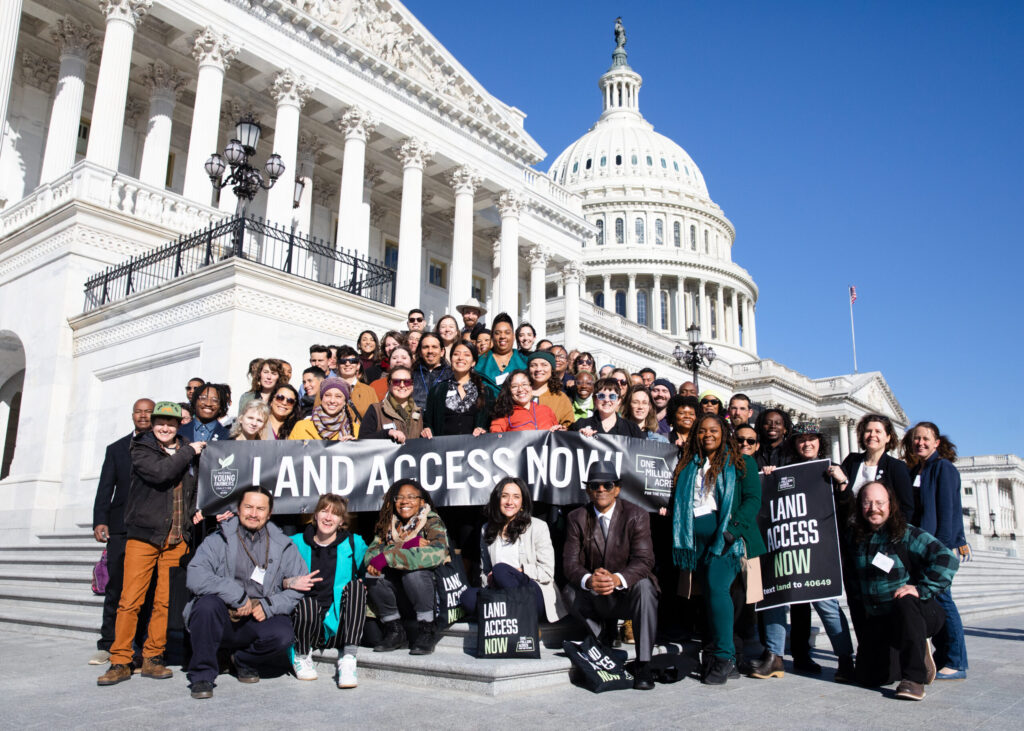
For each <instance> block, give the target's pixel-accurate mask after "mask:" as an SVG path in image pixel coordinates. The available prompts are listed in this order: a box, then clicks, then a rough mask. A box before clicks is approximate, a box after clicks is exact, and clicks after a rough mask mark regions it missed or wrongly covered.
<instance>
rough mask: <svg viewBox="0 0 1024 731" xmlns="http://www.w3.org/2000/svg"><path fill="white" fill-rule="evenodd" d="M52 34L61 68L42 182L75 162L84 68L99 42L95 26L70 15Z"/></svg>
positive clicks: (58, 175) (66, 169)
mask: <svg viewBox="0 0 1024 731" xmlns="http://www.w3.org/2000/svg"><path fill="white" fill-rule="evenodd" d="M50 37H51V39H52V40H53V43H54V45H56V46H57V49H58V52H59V53H60V71H59V72H58V73H59V77H58V81H57V95H56V97H55V98H54V100H53V107H52V108H51V110H50V127H49V129H48V130H47V132H46V148H45V149H44V152H43V167H42V172H41V173H40V175H39V182H40V183H49V182H52V181H53V180H55V179H56V178H59V177H60V176H61V175H63V174H64V173H66V172H67V171H68V170H70V169H71V166H72V165H74V164H75V147H76V145H77V143H78V125H79V123H80V122H81V120H82V99H83V97H84V96H85V70H86V66H87V64H88V62H89V53H90V51H91V50H92V48H93V47H94V45H95V43H96V36H95V34H94V33H93V31H92V28H91V27H89V26H88V25H84V26H83V25H78V24H77V23H75V22H74V21H73V20H72V19H71V18H70V17H67V18H63V19H62V20H58V21H57V23H56V27H55V28H54V31H53V33H52V35H51V36H50ZM93 129H95V127H94V128H93Z"/></svg>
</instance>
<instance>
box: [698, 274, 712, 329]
mask: <svg viewBox="0 0 1024 731" xmlns="http://www.w3.org/2000/svg"><path fill="white" fill-rule="evenodd" d="M706 291H707V290H706V282H705V281H704V280H703V279H698V280H697V311H698V312H699V313H700V337H701V339H702V340H705V341H707V340H711V317H710V314H711V313H709V312H708V297H707V296H706Z"/></svg>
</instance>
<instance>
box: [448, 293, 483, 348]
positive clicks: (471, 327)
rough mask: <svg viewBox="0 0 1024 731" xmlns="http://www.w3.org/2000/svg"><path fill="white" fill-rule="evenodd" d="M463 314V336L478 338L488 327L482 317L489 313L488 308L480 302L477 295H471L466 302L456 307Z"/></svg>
mask: <svg viewBox="0 0 1024 731" xmlns="http://www.w3.org/2000/svg"><path fill="white" fill-rule="evenodd" d="M455 309H456V310H457V311H458V313H459V314H460V315H462V325H463V327H462V337H463V339H465V338H467V337H468V338H470V339H472V340H476V336H477V335H479V334H480V331H481V330H483V329H484V328H485V327H486V323H484V321H483V320H481V319H480V318H481V317H483V316H484V315H486V314H487V308H486V307H484V306H483V305H482V304H480V301H479V300H478V299H477V298H476V297H470V298H469V299H468V300H466V303H465V304H462V305H459V306H458V307H456V308H455Z"/></svg>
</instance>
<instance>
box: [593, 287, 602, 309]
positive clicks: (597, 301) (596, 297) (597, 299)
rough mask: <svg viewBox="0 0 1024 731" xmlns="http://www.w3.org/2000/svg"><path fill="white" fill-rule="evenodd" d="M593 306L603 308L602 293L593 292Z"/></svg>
mask: <svg viewBox="0 0 1024 731" xmlns="http://www.w3.org/2000/svg"><path fill="white" fill-rule="evenodd" d="M594 304H595V305H597V306H598V307H604V292H602V291H600V290H598V291H597V292H594Z"/></svg>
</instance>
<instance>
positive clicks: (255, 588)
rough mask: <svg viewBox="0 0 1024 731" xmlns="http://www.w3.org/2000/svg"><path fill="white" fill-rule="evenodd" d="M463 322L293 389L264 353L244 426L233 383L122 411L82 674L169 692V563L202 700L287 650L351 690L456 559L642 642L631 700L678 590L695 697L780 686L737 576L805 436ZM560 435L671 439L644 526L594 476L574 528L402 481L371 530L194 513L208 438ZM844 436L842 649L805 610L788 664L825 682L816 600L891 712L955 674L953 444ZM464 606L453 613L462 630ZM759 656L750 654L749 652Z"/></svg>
mask: <svg viewBox="0 0 1024 731" xmlns="http://www.w3.org/2000/svg"><path fill="white" fill-rule="evenodd" d="M458 311H459V313H460V314H461V316H462V320H463V322H462V324H461V325H460V324H459V323H458V322H457V321H456V319H455V317H454V316H450V315H446V316H444V317H443V318H441V320H440V321H439V322H438V323H437V325H436V327H435V328H434V329H433V331H430V332H428V331H426V330H425V317H424V314H423V313H422V312H421V311H419V310H413V311H411V312H410V313H409V315H408V320H407V330H404V331H400V330H393V331H389V332H387V333H386V334H385V335H384V336H383V337H382V338H378V336H377V334H376V333H374V332H372V331H369V330H367V331H364V332H363V333H361V334H360V335H359V337H358V338H357V340H356V343H355V347H352V346H347V345H340V346H333V345H332V346H322V345H313V346H311V347H310V348H309V362H310V365H309V367H308V368H306V369H304V370H303V372H302V374H301V391H300V390H299V389H296V388H295V387H293V386H292V385H291V380H292V375H293V374H292V369H291V365H290V364H289V363H287V362H286V361H283V360H280V359H274V358H262V359H256V360H254V361H252V363H251V364H250V368H249V371H248V379H249V382H250V386H251V387H250V390H249V391H247V392H245V393H244V394H243V395H242V396H241V397H240V398H239V403H238V407H237V410H236V411H235V413H234V415H231V413H230V412H231V405H232V398H231V390H230V388H229V387H228V386H226V385H224V384H217V383H210V382H207V381H205V380H204V379H201V378H194V379H192V380H190V381H189V382H188V384H187V386H186V398H187V401H185V402H182V403H176V402H173V401H160V402H154V401H152V400H150V399H140V400H138V401H136V403H135V404H134V406H133V411H132V420H133V426H134V429H133V432H132V433H131V434H129V435H127V436H126V437H124V438H122V439H119V440H118V441H116V442H114V443H113V444H111V445H110V446H109V447H108V448H107V453H106V458H105V460H104V465H103V470H102V474H101V477H100V482H99V486H98V489H97V496H96V504H95V513H94V521H93V522H94V533H95V536H96V539H97V540H98V541H102V542H105V543H106V544H107V551H108V565H109V567H110V577H111V580H110V582H109V584H108V587H107V592H106V599H105V603H104V614H103V625H102V630H101V637H100V640H99V643H98V650H99V652H98V653H97V655H96V656H95V657H94V658H93V660H92V662H94V664H102V663H104V662H106V661H107V660H108V659H109V662H110V667H109V669H108V670H107V671H106V672H105V673H104V674H103V675H102V676H101V677H100V678H99V680H98V684H99V685H113V684H116V683H120V682H123V681H125V680H128V679H129V678H131V676H132V670H133V665H135V666H137V667H138V668H139V669H141V674H142V675H143V677H148V678H168V677H171V676H172V671H171V670H170V669H169V668H168V667H167V664H166V662H165V660H164V653H165V649H166V645H167V621H168V604H169V594H170V569H171V568H173V567H177V566H187V588H188V591H189V593H190V595H191V597H192V599H191V601H190V602H189V603H188V606H187V607H186V608H185V611H184V616H185V623H186V626H187V628H188V631H189V635H190V639H191V647H192V656H191V660H190V661H189V664H188V677H189V681H190V686H191V693H192V696H193V697H195V698H208V697H210V696H212V693H213V687H214V683H215V679H216V677H217V675H218V673H219V672H220V670H221V662H222V660H224V655H225V654H226V655H227V656H228V657H227V659H228V662H229V665H230V666H231V667H232V668H233V669H234V671H235V673H236V675H237V677H238V679H239V680H240V681H242V682H250V683H252V682H258V680H259V669H260V667H261V666H263V665H265V664H266V663H267V662H269V661H271V660H272V659H273V657H274V656H275V655H277V654H278V653H281V652H283V651H288V652H290V654H291V660H292V666H293V670H294V673H295V675H296V677H298V678H299V679H300V680H312V679H315V678H316V677H317V672H316V668H315V664H314V661H313V652H314V650H316V649H318V648H337V650H338V661H337V684H338V686H339V687H342V688H352V687H355V686H356V685H357V662H356V655H357V647H359V646H360V645H361V644H371V645H372V647H373V650H374V651H375V652H388V651H394V650H398V649H403V648H408V649H409V651H410V653H411V654H429V653H430V652H432V651H433V649H434V646H435V644H436V643H437V641H438V639H439V633H440V630H441V626H440V624H439V622H438V617H437V616H436V608H435V604H436V602H435V584H436V581H435V573H436V571H437V569H438V568H439V567H440V566H442V565H444V564H446V563H449V562H450V561H451V560H452V558H453V556H454V555H455V554H456V553H460V554H463V553H464V554H467V555H475V552H474V551H473V550H468V551H467V550H466V549H476V551H478V552H479V553H478V555H479V560H478V561H477V562H476V563H475V564H474V565H475V566H478V567H479V574H478V579H479V581H478V582H473V583H479V585H480V587H492V588H505V589H511V588H515V587H527V588H529V589H532V593H533V595H534V597H535V600H536V609H537V612H538V617H539V618H540V619H541V620H542V621H548V622H558V621H560V620H562V619H563V618H565V617H566V616H567V615H572V616H573V617H575V618H576V619H577V620H579V621H581V622H583V623H585V624H586V626H587V627H588V628H589V629H590V630H591V631H592V632H593V633H594V635H595V636H596V637H597V638H598V639H599V640H602V641H604V642H606V643H615V642H618V641H619V640H620V638H621V637H625V639H626V641H631V642H634V643H635V645H636V663H635V667H634V678H635V681H634V686H635V687H636V688H639V689H650V688H652V687H653V686H654V681H653V674H652V671H651V669H650V662H651V659H652V654H653V651H654V645H655V640H656V638H657V636H658V623H659V613H660V614H661V615H662V621H663V622H664V615H665V609H666V608H667V607H675V606H677V603H676V599H677V597H676V595H677V594H681V595H682V596H683V597H684V598H689V597H690V595H691V593H692V595H693V596H694V599H695V600H694V601H693V602H692V603H691V604H687V606H697V607H699V608H700V611H699V615H700V617H701V619H700V622H699V625H698V626H699V627H700V628H701V639H702V649H703V652H702V670H701V679H702V680H703V682H705V683H707V684H712V685H714V684H724V683H726V682H727V681H728V680H729V679H730V678H736V677H739V674H740V673H741V672H742V673H746V674H748V675H749V676H751V677H754V678H762V679H763V678H778V677H782V676H783V675H784V672H785V670H784V669H785V665H784V663H783V655H784V652H785V640H786V634H787V621H786V620H787V617H786V615H787V611H786V609H787V608H786V607H774V608H772V609H769V610H766V611H764V612H759V613H755V612H754V611H753V604H751V603H748V598H747V591H746V587H745V576H746V573H745V571H744V567H745V565H746V563H747V562H748V561H749V560H751V559H755V558H757V557H759V556H761V555H762V554H764V553H766V550H767V549H766V546H765V543H764V541H763V539H762V535H761V531H760V529H759V527H758V520H757V519H758V514H759V512H760V511H761V481H760V477H759V474H770V473H771V472H772V471H773V470H775V469H778V468H783V467H785V466H787V465H790V464H795V463H800V462H806V461H812V460H819V459H826V452H827V449H826V447H827V445H826V440H825V439H824V437H823V434H822V432H821V431H820V429H818V427H816V426H815V425H814V424H810V423H802V424H795V425H794V424H793V423H792V421H791V419H790V416H789V414H788V413H787V412H785V411H784V410H781V409H777V408H765V409H761V410H760V412H759V413H757V414H756V420H755V421H754V423H751V420H752V419H754V418H755V413H754V405H753V404H752V403H751V400H750V399H749V398H748V397H747V396H746V395H744V394H734V395H732V397H731V398H730V399H729V400H728V402H727V403H726V402H724V401H723V400H722V399H720V398H719V396H718V395H716V394H715V393H714V392H712V391H705V392H703V393H700V394H698V391H697V386H696V385H695V384H694V383H692V382H686V383H683V384H681V385H680V387H679V388H678V389H677V388H676V387H675V385H674V384H673V383H671V382H670V381H669V380H667V379H664V378H658V376H657V374H656V373H655V371H654V370H653V369H651V368H644V369H642V370H640V371H639V372H638V373H629V372H627V371H626V370H623V369H621V368H617V367H615V366H614V365H612V364H606V365H602V366H601V367H600V368H598V367H597V364H596V362H595V359H594V356H593V355H592V354H590V353H588V352H576V351H573V352H567V351H566V349H565V348H564V347H562V346H560V345H558V344H555V343H551V342H550V341H546V340H541V341H537V340H536V333H535V331H534V329H533V328H532V327H531V326H530V325H529V324H528V323H520V324H519V325H518V327H516V325H515V323H514V322H513V321H512V319H511V317H509V316H508V315H507V314H505V313H501V314H498V315H497V316H496V317H494V318H493V320H492V322H491V326H490V328H489V329H488V328H487V327H485V325H484V321H483V315H484V314H486V311H485V309H484V308H483V306H482V305H481V304H480V303H479V302H477V301H475V300H470V301H469V302H468V303H466V304H465V305H462V306H460V307H459V308H458ZM565 429H568V430H572V431H576V432H578V433H580V434H581V435H583V436H584V437H591V436H593V435H595V434H612V435H618V436H623V437H630V438H633V439H647V440H657V441H662V442H665V443H671V444H674V445H676V446H677V447H678V450H679V459H678V462H677V464H676V467H675V472H674V475H673V478H672V484H673V487H674V489H673V492H672V496H671V499H670V501H669V505H668V506H667V507H666V508H664V509H663V510H662V511H661V512H660V514H653V515H652V514H649V513H648V512H647V511H646V510H644V509H643V508H641V507H639V506H637V505H635V504H633V503H631V502H630V501H629V500H627V499H625V498H623V497H621V495H620V492H621V482H620V476H619V475H618V474H617V473H616V470H615V466H614V464H613V463H607V462H598V463H596V464H594V465H592V466H591V468H590V470H589V473H588V474H587V476H586V482H585V485H584V487H585V490H586V492H585V494H586V499H587V502H586V504H583V505H580V506H579V507H577V508H575V509H574V510H571V511H568V512H567V513H562V512H561V511H559V510H550V509H545V508H544V507H543V506H539V505H538V506H534V504H533V500H532V490H531V486H529V485H527V484H526V483H525V482H524V481H523V480H522V479H520V478H519V477H507V478H504V479H502V480H500V481H499V482H498V483H497V485H496V486H495V487H494V489H493V492H492V494H491V496H490V499H489V502H488V504H487V505H486V506H485V507H484V509H483V511H482V514H481V515H479V516H477V515H476V513H477V512H479V511H472V512H473V514H472V515H471V516H469V517H467V514H466V512H465V511H466V509H464V508H463V509H454V508H445V507H435V506H434V504H433V501H432V499H431V495H430V493H429V492H428V491H427V490H425V489H424V488H423V487H422V486H421V485H420V484H419V483H418V482H417V481H416V480H413V479H401V480H398V481H397V482H395V483H394V484H393V485H391V487H390V489H389V490H388V491H387V494H386V495H385V496H384V498H383V501H382V505H381V508H380V512H379V515H378V516H377V517H376V520H375V522H374V523H373V524H372V529H371V528H370V524H369V523H368V522H364V523H363V530H360V529H359V527H358V524H359V523H360V521H359V520H357V518H359V517H363V518H366V517H369V516H365V515H363V516H355V515H350V514H349V512H348V509H347V502H346V500H345V499H344V498H342V497H340V496H338V495H333V494H327V495H324V496H322V497H321V498H320V500H319V501H318V503H317V504H316V507H315V509H314V511H313V513H312V515H311V516H309V521H308V523H306V524H304V525H297V526H296V525H294V524H289V523H288V521H287V520H286V521H284V523H285V524H286V525H285V528H286V529H287V532H286V531H285V530H282V528H281V527H279V525H277V523H276V522H273V521H271V520H270V518H271V515H272V513H273V506H274V496H273V493H272V492H270V491H268V490H267V489H265V488H261V487H250V488H245V489H244V490H243V491H242V493H241V494H240V496H239V500H238V503H237V505H236V506H235V508H234V509H232V510H228V511H225V512H224V513H222V514H220V515H217V516H204V515H203V514H202V512H201V511H200V510H199V509H198V507H197V504H196V470H197V467H198V459H199V456H200V455H201V453H202V451H203V449H204V448H205V446H206V445H207V443H208V442H209V441H211V440H218V439H238V440H271V439H304V440H310V439H312V440H330V441H346V440H353V439H388V440H391V441H393V442H396V443H404V442H406V441H407V440H409V439H431V438H434V437H440V436H448V435H467V436H473V437H477V436H479V435H481V434H484V433H488V432H506V431H526V430H552V431H557V430H565ZM857 435H858V442H859V445H860V448H861V450H862V451H860V452H856V453H853V454H850V455H849V456H848V457H847V458H846V459H845V460H844V461H843V463H842V464H841V465H835V464H831V463H830V462H827V463H826V464H828V467H827V477H828V479H829V480H830V482H831V484H832V485H833V490H834V496H835V503H836V509H837V515H838V516H839V524H840V537H841V541H840V544H841V553H842V571H843V580H844V581H843V583H844V586H845V591H846V595H847V599H848V603H849V607H850V613H851V619H852V624H853V629H854V632H855V634H856V637H857V640H858V643H857V644H858V647H857V650H856V656H855V654H854V646H853V640H852V637H851V634H850V629H849V623H848V621H847V617H846V616H845V614H844V613H843V611H842V609H841V607H840V605H839V603H838V601H837V600H835V599H832V600H827V601H820V602H814V603H813V604H812V605H807V604H797V605H793V606H791V607H789V622H790V632H789V634H790V651H791V654H792V657H793V668H794V669H795V670H797V671H801V672H806V673H815V674H816V673H820V672H821V667H820V666H819V665H818V664H817V663H816V662H815V661H814V660H813V659H812V658H811V654H810V642H809V639H810V609H811V606H813V607H814V609H815V611H816V612H817V613H818V615H819V617H820V618H821V620H822V623H823V624H824V627H825V631H826V634H827V635H828V637H829V640H830V642H831V644H832V649H833V651H834V652H835V654H836V656H837V658H838V670H837V672H836V675H835V679H836V680H837V681H841V682H842V681H845V682H860V683H863V684H865V685H874V686H877V685H882V684H888V683H892V682H899V687H898V688H897V696H898V697H901V698H907V699H915V700H919V699H921V698H923V697H924V686H925V685H926V684H928V683H930V682H931V681H932V680H933V679H935V678H939V679H962V678H964V677H965V676H966V670H967V657H966V649H965V646H964V638H963V627H962V625H961V623H960V619H959V615H958V614H957V610H956V605H955V603H954V602H953V599H952V596H951V594H950V585H951V583H952V578H953V575H954V573H955V571H956V568H957V566H958V552H961V551H964V550H966V541H965V539H964V535H963V527H962V519H961V510H960V481H959V474H958V473H957V470H956V468H955V466H954V465H953V464H952V463H953V461H955V459H956V450H955V447H954V445H953V444H952V443H951V442H950V441H949V440H948V439H947V438H946V437H945V436H943V435H942V434H941V433H940V431H939V429H938V427H937V426H936V425H934V424H932V423H930V422H921V423H920V424H917V425H916V426H915V427H913V428H912V429H911V430H910V431H908V432H907V433H906V435H905V436H904V438H903V440H902V443H900V442H899V440H898V438H897V435H896V432H895V430H894V428H893V425H892V423H891V422H890V421H889V419H888V418H886V417H885V416H882V415H878V414H869V415H867V416H865V417H863V418H862V419H861V420H860V423H859V424H858V425H857ZM897 452H899V453H900V458H897V457H895V456H893V454H894V453H897ZM535 507H536V508H537V509H536V510H535ZM460 511H461V512H460ZM207 517H208V518H209V520H205V519H206V518H207ZM467 526H469V529H468V530H467ZM204 527H209V528H210V530H209V532H208V533H207V534H206V535H205V538H202V537H201V536H202V534H203V532H204ZM467 536H468V537H467ZM151 584H152V587H151ZM563 584H564V585H563ZM677 587H678V588H677ZM147 593H148V594H149V597H148V598H147ZM476 594H477V588H476V587H473V588H471V589H469V590H467V591H465V592H464V593H463V594H462V597H461V601H462V603H463V605H464V606H465V607H466V608H467V610H469V611H470V612H472V611H474V609H475V606H476ZM698 594H699V597H700V598H699V600H696V596H697V595H698ZM666 595H668V596H666ZM659 600H660V604H661V607H660V608H661V612H659ZM147 611H148V621H146V620H145V617H146V612H147ZM368 617H370V620H369V621H370V623H371V625H372V626H373V627H374V630H375V636H374V637H373V639H372V641H371V640H369V637H370V635H371V633H370V632H368V631H367V629H368V627H369V626H370V625H368V624H367V623H368ZM140 618H141V621H140ZM619 620H626V626H625V627H624V628H623V629H622V630H620V628H619ZM928 638H934V642H935V651H934V653H933V652H932V651H931V650H930V646H929V644H928ZM758 644H760V645H761V647H762V649H763V651H762V652H760V653H754V654H750V653H749V648H750V647H751V646H752V645H753V646H756V645H758ZM744 646H746V647H747V648H748V654H747V655H745V654H744V649H743V648H744ZM221 651H226V653H225V652H221ZM139 652H141V657H137V653H139Z"/></svg>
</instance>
